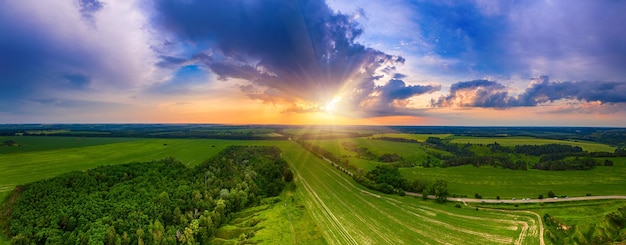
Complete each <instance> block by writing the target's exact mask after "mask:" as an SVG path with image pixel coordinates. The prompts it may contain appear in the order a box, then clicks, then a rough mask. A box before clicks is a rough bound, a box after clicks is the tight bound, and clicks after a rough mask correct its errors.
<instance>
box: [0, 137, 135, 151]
mask: <svg viewBox="0 0 626 245" xmlns="http://www.w3.org/2000/svg"><path fill="white" fill-rule="evenodd" d="M7 140H13V141H15V142H16V143H17V144H19V146H11V147H9V146H0V155H1V154H7V153H20V152H32V151H45V150H60V149H69V148H78V147H87V146H96V145H106V144H112V143H122V142H131V141H136V140H140V139H136V138H104V137H103V138H96V137H58V136H54V137H48V136H32V137H28V136H10V137H8V136H4V137H2V136H0V142H4V141H7Z"/></svg>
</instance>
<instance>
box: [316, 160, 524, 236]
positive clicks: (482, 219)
mask: <svg viewBox="0 0 626 245" xmlns="http://www.w3.org/2000/svg"><path fill="white" fill-rule="evenodd" d="M323 160H325V161H326V162H328V163H331V164H332V163H333V162H332V161H330V160H329V159H326V158H323ZM324 167H325V168H327V169H328V170H330V172H331V173H333V174H334V175H335V177H338V178H339V180H341V181H342V182H345V183H346V184H348V185H350V187H352V188H354V189H360V188H358V187H357V186H355V185H354V184H353V183H352V182H350V181H349V180H347V179H346V178H345V176H343V175H342V174H340V173H337V171H336V170H335V169H334V168H332V167H331V166H324ZM326 175H327V176H330V175H329V174H328V173H326ZM330 177H333V176H330ZM338 184H340V185H341V186H342V187H343V188H346V189H347V190H351V188H350V187H347V186H345V185H344V184H343V183H340V182H338ZM360 191H361V193H364V194H367V195H370V196H374V197H377V198H384V199H385V201H387V203H389V204H391V205H393V206H395V207H397V208H399V209H401V210H404V211H406V212H408V213H410V214H412V215H413V216H416V217H418V218H420V219H422V220H424V221H427V222H429V223H432V224H436V225H439V226H442V227H445V228H447V229H450V230H455V231H458V232H461V233H465V234H469V235H473V236H477V237H483V238H489V240H491V241H495V242H497V243H506V244H510V243H512V242H513V241H514V240H515V239H513V238H507V237H502V236H498V235H493V234H488V233H483V232H478V231H472V230H467V229H464V228H460V227H456V226H454V225H451V224H448V223H445V222H442V221H438V220H434V219H431V218H428V217H425V216H422V215H419V214H417V213H414V212H411V211H408V210H406V209H405V208H403V207H402V205H398V201H397V200H395V199H393V198H388V197H383V196H381V195H378V194H375V193H372V192H369V191H366V190H362V189H361V190H360ZM359 199H361V200H362V201H363V202H365V203H366V204H367V205H368V206H370V207H372V208H373V209H375V210H377V211H379V212H381V214H384V215H388V214H387V213H385V212H383V211H381V210H380V209H379V208H378V207H377V206H376V205H374V204H372V203H370V202H368V201H366V200H364V199H363V198H359ZM429 209H430V208H429ZM430 210H431V211H434V212H440V213H445V214H447V215H450V216H454V217H459V218H470V219H476V220H481V221H489V222H494V221H495V222H497V223H512V224H515V225H516V226H517V225H521V226H522V231H521V233H524V234H525V230H524V227H528V226H529V225H528V223H526V222H523V221H511V220H503V219H495V220H494V219H489V218H479V217H473V216H463V215H458V214H453V213H449V212H445V211H443V210H434V209H430ZM420 211H421V212H425V211H424V210H420ZM434 215H436V214H434ZM390 218H391V219H393V220H394V221H395V222H396V223H398V224H403V225H405V226H406V225H407V224H405V222H402V221H400V220H398V219H395V218H392V217H390ZM412 230H413V229H412ZM413 231H414V232H417V231H416V230H413ZM432 232H435V231H432ZM417 233H418V234H420V235H423V236H426V237H428V236H427V235H425V234H422V233H421V232H417ZM437 242H440V243H447V242H446V241H442V240H438V241H437Z"/></svg>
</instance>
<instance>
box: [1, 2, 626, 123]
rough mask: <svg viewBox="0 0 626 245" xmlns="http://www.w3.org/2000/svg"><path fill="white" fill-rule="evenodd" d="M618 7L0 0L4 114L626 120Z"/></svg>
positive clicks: (247, 119) (40, 117) (27, 118)
mask: <svg viewBox="0 0 626 245" xmlns="http://www.w3.org/2000/svg"><path fill="white" fill-rule="evenodd" d="M624 12H626V2H624V1H608V0H606V1H602V0H598V1H554V0H550V1H548V0H543V1H539V0H536V1H489V0H473V1H469V0H468V1H402V0H398V1H367V0H352V1H347V0H328V1H322V0H299V1H292V0H266V1H247V0H228V1H227V0H215V1H195V0H188V1H166V0H156V1H144V0H132V1H104V0H103V1H100V0H75V1H62V0H51V1H45V2H41V1H35V0H23V1H2V2H0V33H3V34H2V35H0V54H2V55H0V123H55V122H142V123H144V122H145V123H149V122H195V123H237V124H248V123H279V124H280V123H285V124H309V123H314V124H317V123H320V124H328V123H341V124H410V125H529V126H536V125H550V126H560V125H564V126H626V120H625V119H626V69H624V67H626V32H624V31H623V30H622V29H623V28H620V27H621V25H623V24H622V23H626V15H624V14H623V13H624ZM329 108H332V110H330V109H329Z"/></svg>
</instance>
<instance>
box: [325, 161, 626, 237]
mask: <svg viewBox="0 0 626 245" xmlns="http://www.w3.org/2000/svg"><path fill="white" fill-rule="evenodd" d="M322 160H324V161H326V162H328V163H330V164H333V162H332V161H330V160H329V159H326V158H322ZM324 167H325V168H326V170H328V171H324V172H325V174H326V175H327V176H330V174H329V173H328V172H331V173H333V174H334V175H335V176H330V177H338V178H339V179H338V180H339V181H338V182H337V183H338V184H339V185H341V186H342V187H343V188H345V189H347V190H350V191H351V190H352V189H358V190H360V192H361V193H363V194H364V195H369V196H373V197H376V198H381V199H384V200H385V201H386V202H387V203H389V204H391V205H393V206H396V207H398V208H400V209H401V210H404V211H406V212H408V213H409V214H411V215H413V216H416V217H418V218H420V219H422V220H425V221H428V222H429V223H432V224H436V225H439V226H442V227H445V228H447V229H450V230H455V231H458V232H461V233H465V234H470V235H473V236H478V237H489V238H491V239H489V240H491V241H493V242H498V243H509V244H510V243H511V242H514V244H516V245H521V244H523V243H524V241H525V239H526V238H527V236H528V231H529V230H534V226H535V225H534V223H535V222H534V218H530V217H528V216H525V215H521V216H520V215H518V214H519V213H524V214H530V215H532V216H535V217H536V218H537V220H538V224H539V225H538V230H539V232H538V233H539V243H540V245H545V242H544V239H543V233H544V227H543V223H542V220H541V217H540V216H539V215H538V214H537V213H534V212H531V211H510V210H501V209H487V208H482V209H484V210H490V211H498V212H505V213H512V214H515V213H517V214H515V216H514V217H526V218H528V219H529V221H530V222H532V223H533V225H532V226H531V225H530V224H529V223H528V222H526V221H520V220H508V219H497V218H494V219H490V218H482V217H474V216H465V215H458V214H454V213H450V212H446V211H443V210H438V209H433V208H429V207H422V208H425V209H426V210H430V212H432V213H433V214H434V215H435V216H436V214H437V213H443V214H447V215H450V216H454V217H458V218H464V219H473V220H480V221H488V222H496V223H503V224H514V225H515V227H520V226H521V229H520V233H519V235H518V237H517V239H514V238H505V237H502V236H498V235H493V234H487V233H483V232H478V231H473V230H467V229H464V228H459V227H456V226H454V225H451V224H448V223H445V222H442V221H438V220H433V219H430V218H428V217H425V216H423V215H420V214H417V213H415V212H412V211H408V210H407V209H405V208H404V207H403V206H402V205H399V201H398V200H395V199H393V198H389V197H385V196H382V195H379V194H376V193H373V192H369V191H366V190H363V189H362V188H359V187H357V186H356V185H354V184H353V183H352V182H350V181H349V180H347V179H346V178H345V176H343V175H342V174H340V173H338V172H337V171H336V170H335V169H334V168H332V167H331V166H324ZM318 181H319V179H318ZM341 182H344V183H341ZM346 184H347V185H349V187H348V186H346ZM406 194H407V195H410V196H418V197H421V196H422V195H421V194H418V193H411V192H407V193H406ZM334 197H335V198H339V197H337V196H336V195H334ZM358 198H359V199H360V200H361V201H363V202H364V203H365V204H366V205H368V206H370V207H372V208H373V209H374V210H377V211H378V212H380V213H381V214H382V215H386V216H387V217H389V218H390V219H391V220H393V221H394V222H396V223H397V224H400V225H405V226H406V227H407V228H408V229H410V230H411V231H413V232H416V233H417V234H420V235H422V236H424V237H429V238H431V239H433V238H432V233H428V234H424V232H423V231H422V230H418V229H415V228H413V227H410V226H409V224H407V223H406V222H403V221H401V220H398V219H397V218H395V217H392V216H391V215H389V214H388V213H386V212H384V211H382V210H380V209H379V207H377V206H376V205H375V204H373V203H371V202H369V201H367V200H365V199H364V198H363V197H358ZM428 198H429V199H433V198H435V197H434V196H432V197H431V196H428ZM599 199H626V196H592V197H578V198H569V199H559V200H556V199H554V200H553V199H549V200H545V199H544V200H539V201H538V200H532V201H526V203H530V202H554V201H557V202H564V201H579V200H599ZM449 200H450V201H462V202H463V203H464V204H465V205H466V206H467V203H468V202H469V203H477V202H494V203H495V202H499V203H520V202H515V201H514V200H488V199H475V200H474V199H471V198H461V199H457V200H453V199H452V198H449ZM340 202H341V201H340ZM341 203H344V202H341ZM408 208H409V209H416V208H415V207H408ZM416 210H417V211H419V212H424V213H426V212H428V211H426V210H424V209H421V208H418V209H416ZM426 214H429V213H426ZM429 215H430V214H429ZM431 216H432V215H431ZM357 219H359V220H361V221H362V217H360V216H359V217H357ZM362 222H363V221H362ZM367 226H368V227H369V225H367ZM531 228H532V229H531ZM425 229H426V230H428V227H425ZM513 229H515V228H513ZM515 230H516V229H515ZM431 232H435V233H436V231H434V230H433V231H431ZM375 233H379V231H377V232H375ZM533 233H534V232H533ZM377 235H378V234H377ZM429 235H430V236H429ZM444 237H445V235H444ZM433 240H434V241H435V242H438V243H442V244H450V240H440V239H433ZM421 242H423V241H421Z"/></svg>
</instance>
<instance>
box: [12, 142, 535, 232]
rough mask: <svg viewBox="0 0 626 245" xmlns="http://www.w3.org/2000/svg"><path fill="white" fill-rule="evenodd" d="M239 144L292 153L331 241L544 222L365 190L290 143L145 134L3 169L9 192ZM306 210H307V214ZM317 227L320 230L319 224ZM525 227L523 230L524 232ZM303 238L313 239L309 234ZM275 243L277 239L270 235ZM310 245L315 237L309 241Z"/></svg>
mask: <svg viewBox="0 0 626 245" xmlns="http://www.w3.org/2000/svg"><path fill="white" fill-rule="evenodd" d="M231 144H237V145H277V146H279V147H281V148H282V149H283V151H284V158H285V159H286V160H287V161H288V162H289V163H290V164H291V165H292V167H293V168H294V170H295V173H296V185H297V188H296V192H295V195H296V197H297V200H302V202H303V203H304V207H305V209H306V210H307V215H310V217H311V218H312V219H313V220H314V221H315V223H316V224H317V225H318V227H319V232H321V235H322V236H323V237H324V238H325V239H326V241H327V242H329V243H331V244H364V243H397V242H399V241H405V242H409V243H412V242H418V243H460V242H463V241H476V243H477V244H478V243H481V244H482V243H488V244H503V243H513V242H515V241H517V240H518V239H520V238H519V237H522V238H523V239H524V240H523V241H521V242H522V244H536V243H538V234H537V230H538V228H537V223H536V219H535V218H534V216H529V215H526V214H512V213H502V212H487V211H475V210H473V209H470V208H460V209H459V208H455V207H454V206H453V204H448V205H439V204H436V203H434V202H432V201H422V200H421V199H416V198H413V197H397V196H388V195H380V194H376V193H373V192H370V191H368V190H366V189H363V188H362V187H360V186H359V185H357V184H356V183H355V182H354V181H353V180H352V179H350V178H348V177H347V176H345V175H343V174H341V173H340V172H338V171H337V170H336V169H334V168H332V167H331V166H330V165H329V164H328V163H326V162H325V161H323V160H321V159H319V158H316V157H315V156H313V155H312V154H311V153H309V152H308V151H306V150H304V149H303V148H301V147H300V146H299V145H297V144H296V143H294V142H290V141H226V140H194V139H145V140H134V141H130V142H121V143H110V144H101V145H94V146H87V147H74V148H67V149H61V148H60V149H56V150H42V151H37V152H33V151H29V152H22V153H11V154H3V155H2V156H0V163H2V164H1V167H2V170H1V171H2V172H3V173H7V174H4V175H3V177H2V179H0V181H1V182H2V183H3V185H4V187H5V192H6V191H8V190H10V189H11V188H12V187H13V186H14V185H17V184H23V183H26V182H30V181H34V180H38V179H43V178H48V177H52V176H55V175H57V174H60V173H63V172H67V171H71V170H81V169H87V168H91V167H94V166H97V165H103V164H117V163H125V162H132V161H144V160H149V159H156V158H162V157H166V156H174V157H177V158H179V159H181V160H182V161H183V162H184V163H187V164H189V165H194V164H197V163H199V162H200V161H202V160H204V159H206V158H209V157H210V156H213V155H215V154H216V153H217V152H219V151H220V150H221V149H223V148H225V147H226V146H227V145H231ZM282 211H285V210H282ZM282 211H281V210H280V209H277V207H276V206H274V207H273V208H271V209H268V211H267V212H265V211H263V212H265V213H261V214H259V215H267V217H268V218H267V220H268V222H271V221H272V220H276V218H271V216H272V215H273V216H274V217H277V216H278V217H280V215H281V212H282ZM291 212H292V214H294V215H298V214H297V212H298V210H291ZM294 212H296V213H294ZM300 212H302V210H300ZM283 214H284V213H283ZM287 215H289V213H287ZM299 215H300V216H302V214H299ZM283 217H284V216H283ZM287 217H289V216H287ZM273 222H276V221H273ZM292 222H293V221H292ZM270 224H271V223H268V224H267V225H270ZM459 224H463V225H462V226H460V225H459ZM292 226H293V227H299V226H306V223H304V224H299V223H297V222H295V223H293V224H291V225H289V228H290V229H291V227H292ZM272 227H273V226H272ZM282 227H283V228H280V227H276V228H275V229H268V230H262V231H259V236H260V238H262V237H272V236H274V235H276V234H274V233H284V232H285V229H286V228H287V226H282ZM524 227H530V228H524ZM312 231H313V233H315V229H314V230H312ZM520 233H523V234H522V236H520ZM307 234H308V237H310V239H312V240H313V241H318V239H319V236H315V234H311V233H307ZM295 237H305V239H306V237H307V236H305V235H297V236H295ZM316 237H317V238H316ZM285 239H286V240H287V241H288V240H289V239H293V238H291V237H284V238H281V239H279V240H280V241H283V242H284V241H285ZM267 241H268V243H271V242H270V240H267ZM273 241H276V240H273ZM478 241H480V242H478ZM279 243H282V242H279ZM303 243H307V242H306V240H305V241H303Z"/></svg>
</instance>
